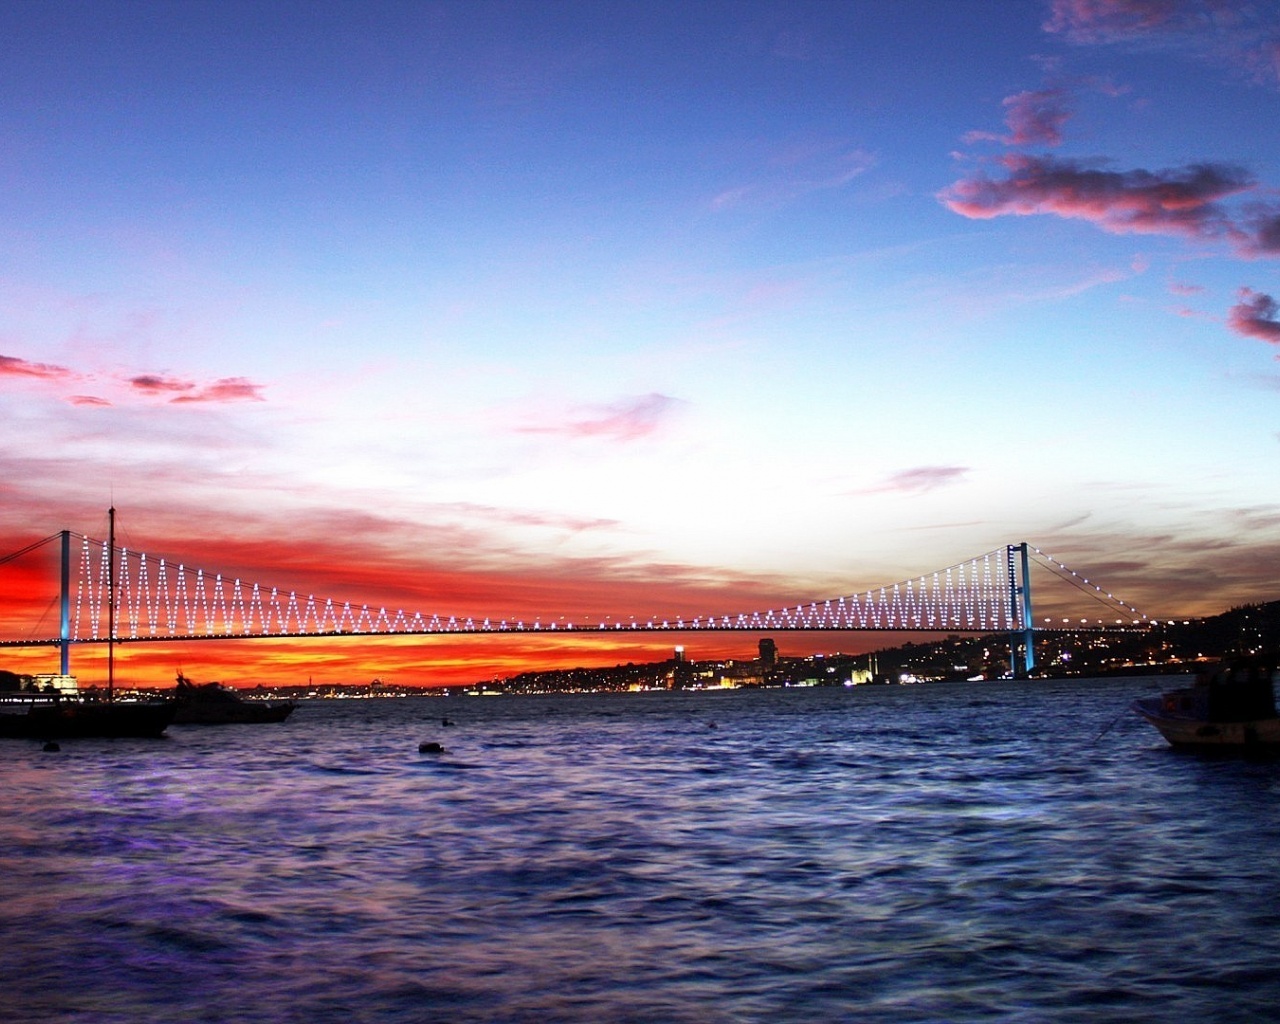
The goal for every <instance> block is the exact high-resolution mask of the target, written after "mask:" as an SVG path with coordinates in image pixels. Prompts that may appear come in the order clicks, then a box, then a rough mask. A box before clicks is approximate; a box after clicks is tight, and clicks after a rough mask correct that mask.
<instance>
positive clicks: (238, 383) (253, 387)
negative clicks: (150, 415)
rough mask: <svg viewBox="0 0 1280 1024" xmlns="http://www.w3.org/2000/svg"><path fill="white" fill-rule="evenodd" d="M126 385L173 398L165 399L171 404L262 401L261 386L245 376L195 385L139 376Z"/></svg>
mask: <svg viewBox="0 0 1280 1024" xmlns="http://www.w3.org/2000/svg"><path fill="white" fill-rule="evenodd" d="M129 384H130V386H132V387H134V388H136V389H137V390H139V391H142V392H144V393H145V394H148V395H157V396H163V395H173V396H174V397H173V398H171V399H169V400H170V401H171V402H173V403H185V402H242V401H251V402H261V401H263V397H262V385H260V384H254V383H253V382H252V381H250V380H249V379H248V378H245V377H223V378H222V379H220V380H216V381H214V382H213V383H212V384H205V385H199V384H197V383H195V382H194V381H189V380H179V379H177V378H175V377H162V376H160V375H158V374H142V375H140V376H137V377H130V378H129Z"/></svg>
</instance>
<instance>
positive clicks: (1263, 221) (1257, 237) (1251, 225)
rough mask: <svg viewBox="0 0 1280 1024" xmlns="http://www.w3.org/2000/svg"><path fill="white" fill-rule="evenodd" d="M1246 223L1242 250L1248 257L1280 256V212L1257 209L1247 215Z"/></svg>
mask: <svg viewBox="0 0 1280 1024" xmlns="http://www.w3.org/2000/svg"><path fill="white" fill-rule="evenodd" d="M1246 223H1247V225H1248V238H1247V240H1246V242H1245V243H1244V248H1245V251H1246V253H1247V254H1248V255H1250V256H1276V255H1280V210H1278V209H1275V208H1273V207H1259V208H1258V209H1256V210H1254V211H1253V212H1252V213H1251V214H1250V215H1249V217H1248V219H1247V221H1246Z"/></svg>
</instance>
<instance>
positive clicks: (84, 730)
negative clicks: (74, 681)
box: [0, 694, 174, 740]
mask: <svg viewBox="0 0 1280 1024" xmlns="http://www.w3.org/2000/svg"><path fill="white" fill-rule="evenodd" d="M173 713H174V707H173V704H172V702H171V701H167V700H139V701H126V700H111V701H105V700H82V699H78V698H75V697H72V698H67V697H63V696H58V697H47V696H44V695H43V694H41V695H36V696H30V697H15V698H9V699H5V700H4V701H0V736H2V737H6V738H9V739H29V740H62V739H88V738H95V737H103V738H111V739H118V738H126V737H158V736H161V735H162V734H163V733H164V730H165V728H166V727H167V726H168V725H169V723H170V722H171V721H172V720H173Z"/></svg>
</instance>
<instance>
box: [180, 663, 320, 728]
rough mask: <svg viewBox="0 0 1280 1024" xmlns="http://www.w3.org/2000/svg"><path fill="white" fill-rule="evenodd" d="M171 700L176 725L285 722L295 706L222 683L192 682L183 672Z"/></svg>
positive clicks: (287, 701) (289, 701)
mask: <svg viewBox="0 0 1280 1024" xmlns="http://www.w3.org/2000/svg"><path fill="white" fill-rule="evenodd" d="M172 703H173V706H174V716H173V721H174V724H176V725H235V724H246V723H257V722H283V721H284V720H285V719H286V718H288V717H289V716H290V715H291V714H293V709H294V707H295V706H296V705H295V703H294V702H293V701H291V700H250V699H249V698H247V697H245V696H243V695H242V694H240V693H237V692H236V691H235V690H233V689H232V688H231V687H229V686H223V685H222V684H221V683H193V682H192V681H191V680H190V679H188V678H187V677H186V676H184V675H183V674H182V673H181V672H179V673H178V685H177V687H176V688H175V689H174V691H173V699H172Z"/></svg>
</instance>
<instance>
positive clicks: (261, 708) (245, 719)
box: [173, 701, 294, 725]
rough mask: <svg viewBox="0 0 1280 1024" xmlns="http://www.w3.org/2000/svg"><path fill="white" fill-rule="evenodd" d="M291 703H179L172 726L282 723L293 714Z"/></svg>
mask: <svg viewBox="0 0 1280 1024" xmlns="http://www.w3.org/2000/svg"><path fill="white" fill-rule="evenodd" d="M293 707H294V706H293V704H291V703H270V704H269V703H267V702H265V701H244V702H243V703H240V704H232V703H230V702H228V703H225V704H203V703H201V702H199V701H193V702H191V703H186V704H183V703H179V704H178V708H177V711H176V713H175V714H174V716H173V724H174V725H249V724H257V723H263V722H283V721H284V720H285V719H286V718H288V717H289V716H290V715H291V714H293Z"/></svg>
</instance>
